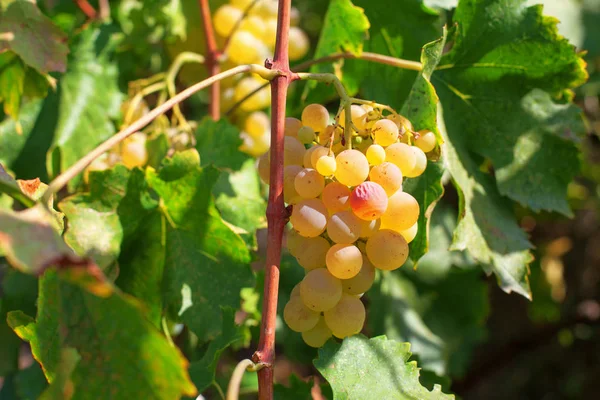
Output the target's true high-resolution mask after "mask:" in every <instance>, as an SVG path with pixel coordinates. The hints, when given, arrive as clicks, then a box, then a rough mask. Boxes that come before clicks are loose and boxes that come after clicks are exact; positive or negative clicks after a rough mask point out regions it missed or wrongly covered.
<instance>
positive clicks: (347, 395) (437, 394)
mask: <svg viewBox="0 0 600 400" xmlns="http://www.w3.org/2000/svg"><path fill="white" fill-rule="evenodd" d="M409 348H410V345H409V344H408V343H399V342H396V341H393V340H388V339H387V338H386V337H385V336H379V337H376V338H373V339H367V338H366V337H364V336H362V335H357V336H351V337H349V338H346V339H344V341H343V342H342V343H336V342H334V341H332V340H330V341H329V342H327V343H326V344H325V346H323V347H322V348H321V349H320V350H319V358H318V359H316V360H315V361H314V364H315V367H316V368H317V369H318V370H319V372H320V373H321V374H323V376H324V377H325V379H327V381H328V382H329V383H330V384H331V387H332V389H333V398H334V400H346V399H347V400H352V399H357V400H358V399H377V398H380V399H390V400H392V399H398V400H405V399H406V400H414V399H419V400H429V399H432V400H433V399H453V398H454V396H452V395H447V394H444V393H442V392H441V390H440V388H439V387H437V386H436V387H434V390H433V391H431V392H430V391H429V390H427V389H426V388H424V387H423V386H421V384H420V382H419V371H418V368H417V363H416V362H414V361H410V362H409V361H408V360H409V358H410V356H411V353H410V352H409Z"/></svg>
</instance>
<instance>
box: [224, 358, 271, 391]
mask: <svg viewBox="0 0 600 400" xmlns="http://www.w3.org/2000/svg"><path fill="white" fill-rule="evenodd" d="M264 367H265V366H264V364H260V363H258V364H255V363H254V362H252V360H248V359H245V360H242V361H240V362H239V363H238V365H236V366H235V369H234V370H233V374H231V379H230V380H229V384H228V385H227V397H225V400H238V398H239V395H240V384H241V383H242V378H243V377H244V372H246V371H250V372H255V371H260V370H261V369H263V368H264Z"/></svg>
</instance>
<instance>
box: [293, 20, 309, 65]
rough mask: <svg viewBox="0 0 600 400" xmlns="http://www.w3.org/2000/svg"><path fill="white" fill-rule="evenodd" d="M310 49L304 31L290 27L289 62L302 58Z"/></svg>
mask: <svg viewBox="0 0 600 400" xmlns="http://www.w3.org/2000/svg"><path fill="white" fill-rule="evenodd" d="M309 49H310V40H309V39H308V36H307V35H306V33H304V31H303V30H302V29H300V28H297V27H295V26H292V27H290V31H289V45H288V52H289V56H290V60H291V61H296V60H299V59H301V58H303V57H304V56H305V55H306V54H307V53H308V50H309Z"/></svg>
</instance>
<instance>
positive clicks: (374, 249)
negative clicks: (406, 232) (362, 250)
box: [366, 229, 408, 271]
mask: <svg viewBox="0 0 600 400" xmlns="http://www.w3.org/2000/svg"><path fill="white" fill-rule="evenodd" d="M366 253H367V257H368V258H369V261H371V263H372V264H373V265H374V266H375V267H376V268H379V269H383V270H386V271H391V270H394V269H396V268H400V267H401V266H402V265H403V264H404V263H405V262H406V259H407V258H408V243H406V240H405V239H404V237H403V236H402V235H400V234H399V233H398V232H396V231H392V230H390V229H380V230H379V231H378V232H376V233H375V234H374V235H373V236H371V237H370V238H369V239H368V240H367V246H366Z"/></svg>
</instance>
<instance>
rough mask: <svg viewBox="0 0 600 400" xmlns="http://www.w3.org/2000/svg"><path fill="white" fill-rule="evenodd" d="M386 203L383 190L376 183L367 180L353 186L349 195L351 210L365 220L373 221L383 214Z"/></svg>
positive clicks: (386, 198) (386, 199)
mask: <svg viewBox="0 0 600 400" xmlns="http://www.w3.org/2000/svg"><path fill="white" fill-rule="evenodd" d="M387 205H388V197H387V194H386V193H385V190H383V188H382V187H381V185H379V184H378V183H375V182H371V181H367V182H363V183H361V184H360V185H358V186H357V187H355V188H354V190H353V191H352V194H351V195H350V207H352V212H354V214H355V215H356V216H357V217H358V218H360V219H364V220H366V221H373V220H375V219H377V218H379V217H381V216H382V215H383V213H384V212H385V210H386V209H387Z"/></svg>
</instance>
